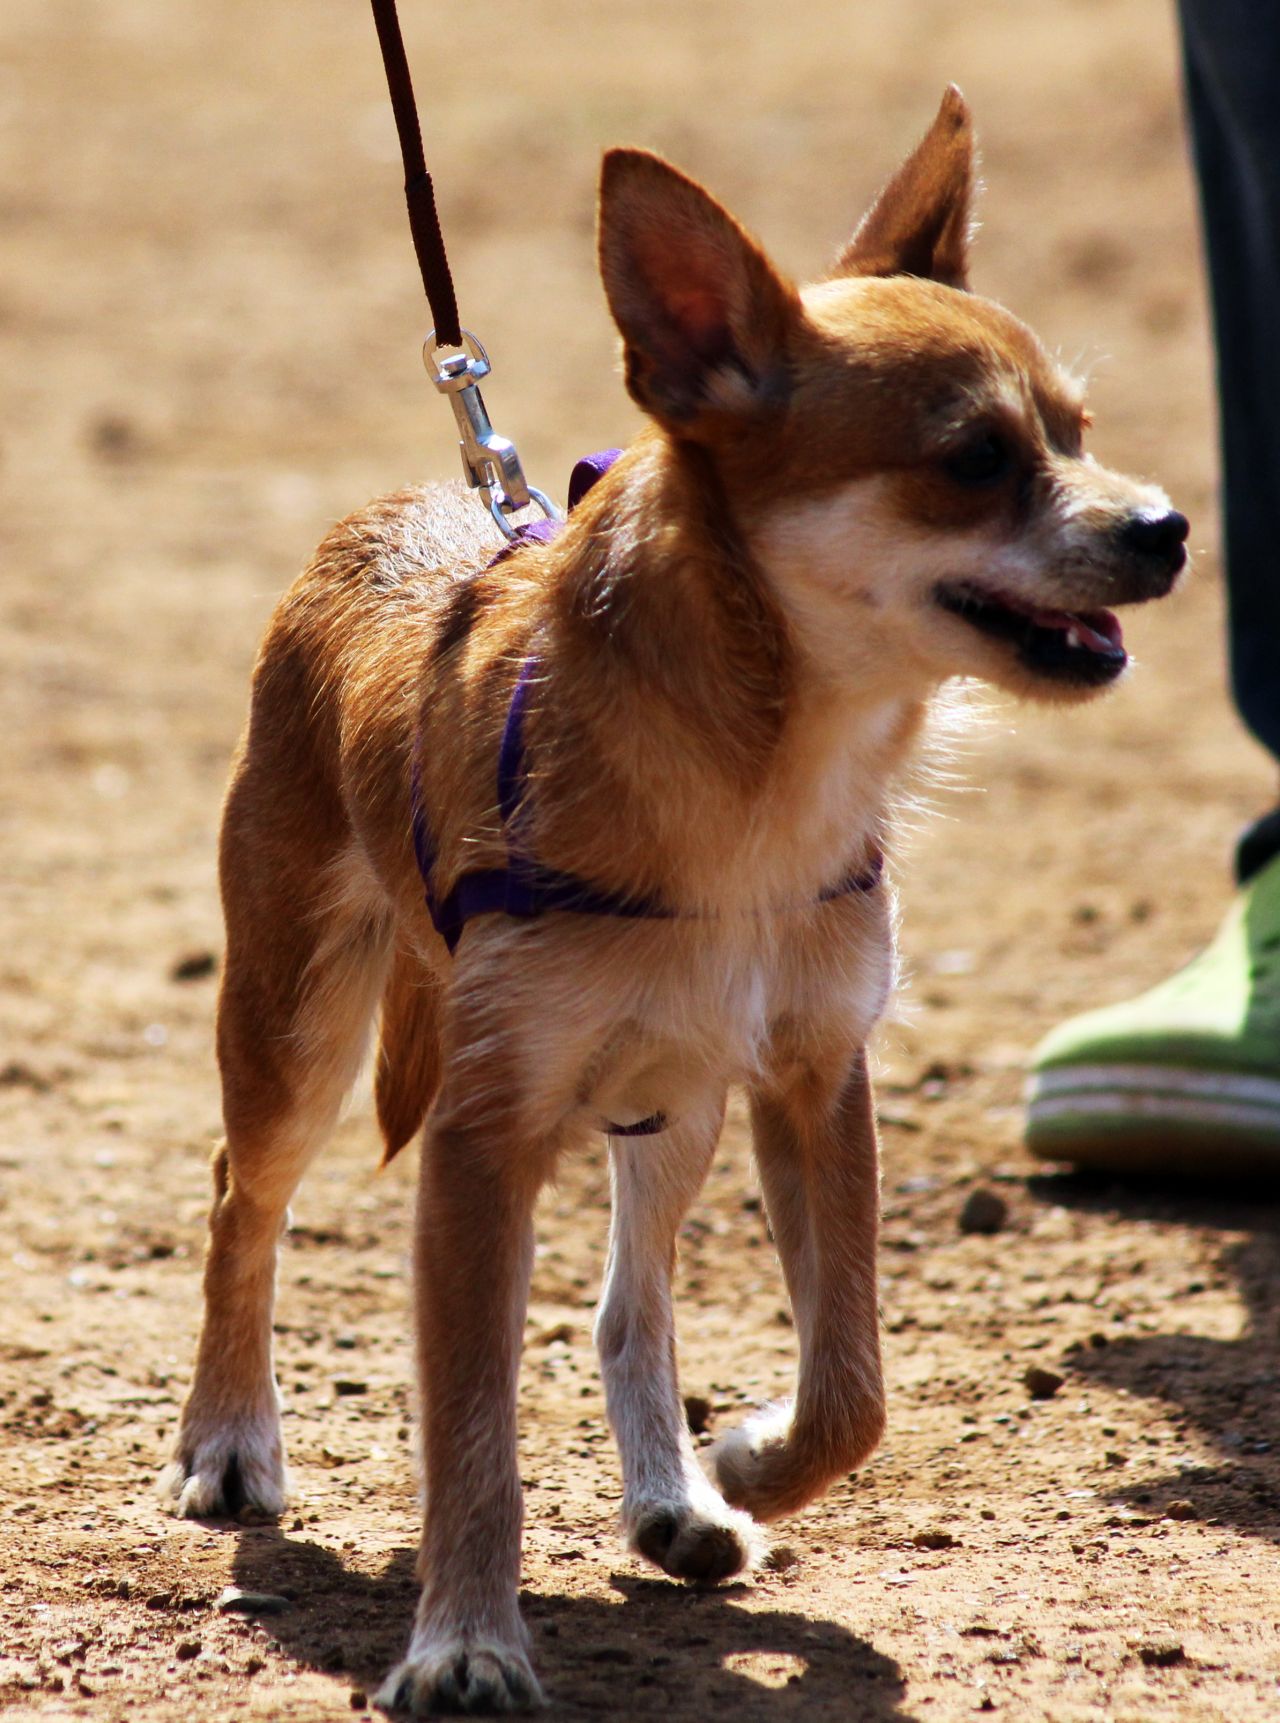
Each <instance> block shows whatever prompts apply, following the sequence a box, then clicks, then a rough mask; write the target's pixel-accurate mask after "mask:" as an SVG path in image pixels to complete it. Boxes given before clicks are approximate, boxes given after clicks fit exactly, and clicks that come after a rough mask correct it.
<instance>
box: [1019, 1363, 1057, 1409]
mask: <svg viewBox="0 0 1280 1723" xmlns="http://www.w3.org/2000/svg"><path fill="white" fill-rule="evenodd" d="M1022 1380H1023V1384H1024V1386H1025V1387H1026V1390H1027V1393H1028V1394H1030V1396H1031V1398H1032V1399H1033V1400H1052V1399H1053V1397H1054V1395H1055V1394H1056V1393H1057V1392H1058V1389H1059V1388H1061V1387H1062V1385H1063V1383H1064V1382H1065V1381H1066V1378H1065V1377H1064V1376H1059V1375H1058V1373H1057V1371H1056V1370H1046V1369H1045V1368H1044V1366H1043V1365H1042V1364H1033V1365H1031V1367H1030V1368H1029V1369H1028V1370H1026V1371H1024V1372H1023V1377H1022Z"/></svg>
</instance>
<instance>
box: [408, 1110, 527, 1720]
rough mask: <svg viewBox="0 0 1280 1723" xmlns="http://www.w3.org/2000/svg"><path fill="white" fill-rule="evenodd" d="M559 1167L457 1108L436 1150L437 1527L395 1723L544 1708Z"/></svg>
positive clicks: (431, 1397)
mask: <svg viewBox="0 0 1280 1723" xmlns="http://www.w3.org/2000/svg"><path fill="white" fill-rule="evenodd" d="M546 1168H547V1159H546V1156H545V1155H542V1154H535V1153H534V1152H532V1151H531V1149H530V1148H529V1147H528V1145H527V1141H522V1137H521V1134H520V1132H519V1131H518V1130H517V1129H516V1128H515V1125H514V1122H513V1121H503V1122H502V1123H501V1124H498V1123H497V1122H495V1121H492V1120H490V1121H486V1122H485V1123H483V1124H475V1123H471V1122H466V1121H465V1120H464V1119H463V1117H462V1116H461V1115H460V1114H459V1113H458V1112H457V1111H456V1110H454V1109H453V1108H451V1106H450V1104H449V1099H448V1097H444V1098H442V1103H441V1105H440V1107H439V1108H438V1110H437V1112H436V1114H435V1116H434V1118H433V1120H432V1121H431V1122H430V1123H429V1124H428V1127H427V1132H426V1137H425V1140H424V1143H423V1153H422V1168H421V1179H420V1185H419V1202H418V1223H417V1238H416V1247H415V1265H414V1267H415V1289H416V1300H417V1332H418V1362H419V1372H420V1382H421V1393H422V1406H423V1419H424V1433H423V1457H424V1465H425V1473H426V1519H425V1525H424V1528H423V1536H422V1547H421V1554H420V1559H419V1570H420V1575H421V1578H422V1595H421V1598H420V1600H419V1604H418V1612H417V1616H416V1619H415V1622H414V1628H413V1634H412V1638H411V1640H410V1643H409V1653H408V1656H407V1657H406V1658H405V1660H404V1662H403V1663H401V1664H400V1665H399V1666H398V1667H397V1668H396V1669H394V1670H393V1671H392V1672H391V1674H390V1675H389V1676H388V1677H387V1680H386V1683H385V1685H384V1686H383V1689H382V1692H381V1694H380V1695H379V1703H380V1704H381V1705H383V1706H384V1707H385V1708H386V1709H387V1710H393V1711H395V1710H405V1711H412V1712H414V1713H416V1714H422V1713H426V1712H428V1711H432V1712H434V1711H437V1710H439V1711H513V1710H523V1709H527V1708H530V1707H532V1706H534V1705H537V1704H540V1703H541V1698H542V1696H541V1693H540V1691H539V1688H538V1683H537V1680H536V1679H535V1677H534V1674H533V1670H532V1668H531V1667H530V1663H529V1657H528V1634H527V1632H526V1630H525V1627H524V1624H523V1622H522V1621H521V1619H520V1610H519V1605H518V1602H517V1597H516V1588H517V1583H518V1581H519V1575H520V1532H521V1519H522V1500H521V1491H520V1476H519V1472H518V1470H517V1465H516V1389H517V1372H518V1368H519V1360H520V1343H521V1337H522V1335H523V1331H524V1320H525V1309H526V1305H527V1301H528V1289H529V1274H530V1268H531V1264H532V1260H533V1226H532V1210H533V1203H534V1199H535V1197H536V1195H537V1192H538V1187H539V1185H540V1184H541V1182H542V1178H543V1175H544V1172H545V1171H546Z"/></svg>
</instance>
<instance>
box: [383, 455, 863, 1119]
mask: <svg viewBox="0 0 1280 1723" xmlns="http://www.w3.org/2000/svg"><path fill="white" fill-rule="evenodd" d="M621 452H622V451H621V450H620V449H607V450H605V451H604V452H603V453H601V454H597V455H588V456H587V457H586V458H585V459H584V460H581V461H579V462H578V464H577V466H575V467H574V469H573V475H572V477H571V478H570V480H569V507H570V508H571V509H572V508H574V507H575V506H576V505H577V504H578V503H579V502H581V500H582V498H583V497H584V496H585V495H586V494H587V492H588V491H589V490H590V489H591V487H592V485H594V484H595V482H596V480H597V479H599V478H600V477H602V475H603V474H605V473H607V472H608V470H609V468H610V467H611V466H612V465H613V463H614V461H616V460H617V458H618V456H619V454H620V453H621ZM559 524H560V523H559V522H558V521H552V520H539V521H534V522H533V523H532V524H530V525H529V526H522V527H520V528H519V529H518V531H517V536H516V538H515V539H514V540H512V542H511V543H510V544H507V545H504V546H503V548H502V549H501V550H500V551H499V552H498V554H497V555H496V556H495V557H494V558H493V560H492V562H490V563H489V567H490V568H492V567H494V565H495V564H497V563H499V562H503V561H504V560H505V559H506V558H507V557H509V556H511V555H513V554H514V553H515V552H516V551H518V550H519V549H520V547H521V545H522V544H525V543H528V542H529V541H531V540H532V541H534V542H536V543H540V544H546V543H548V542H549V541H550V540H551V539H552V538H554V537H555V534H556V531H557V530H558V527H559ZM537 673H538V660H537V658H536V657H533V656H532V655H531V656H530V657H528V658H526V659H525V661H524V664H523V665H522V667H521V670H520V675H519V677H518V678H517V681H516V685H515V689H514V691H513V692H512V695H511V704H510V705H509V706H508V708H507V721H506V724H505V726H504V728H503V732H502V745H501V748H500V750H499V753H498V807H499V809H500V811H501V814H502V823H503V826H504V828H505V829H506V831H507V834H508V849H507V865H506V866H505V867H500V868H474V869H472V870H471V871H470V872H468V873H463V874H461V875H460V876H459V877H458V879H457V880H456V881H455V883H454V886H453V890H452V891H450V892H449V893H448V894H447V895H446V896H445V897H443V898H442V897H440V896H438V895H437V893H436V890H435V888H434V886H433V885H432V883H431V881H432V874H433V872H434V870H435V864H436V845H435V839H434V837H433V836H432V832H431V827H430V824H429V822H428V819H427V814H426V809H425V808H424V806H423V801H422V783H421V777H420V771H419V766H418V761H417V759H416V758H415V761H414V769H413V796H412V813H413V848H414V854H415V855H416V856H417V860H418V872H419V873H420V874H421V875H422V882H423V885H424V886H425V888H426V898H427V910H428V912H429V913H430V916H431V920H432V922H433V924H434V926H435V929H436V932H437V933H438V934H439V935H440V936H441V938H442V939H443V940H444V942H445V944H446V945H447V946H448V948H449V950H450V952H451V953H452V952H453V951H454V950H455V949H456V947H457V944H458V941H459V940H460V939H461V937H462V929H463V927H464V926H465V925H466V923H467V922H468V921H470V920H471V919H472V918H473V917H474V916H477V915H493V914H500V915H513V916H519V917H521V918H522V919H526V920H527V919H530V918H532V917H534V916H539V915H545V914H547V913H548V911H550V910H569V911H572V912H573V913H574V914H576V915H610V916H625V917H628V918H630V919H638V918H644V919H646V920H657V921H670V920H672V919H674V917H675V915H676V914H677V912H676V911H675V910H672V909H668V908H667V907H666V906H665V905H663V904H661V903H659V902H657V901H656V900H655V899H653V898H648V897H624V896H622V895H620V894H618V893H614V892H608V891H601V890H600V889H599V888H598V887H596V886H593V885H591V884H589V883H588V881H586V880H581V879H578V878H577V877H576V876H575V875H574V874H569V873H561V872H560V871H559V870H558V869H556V868H550V867H545V866H544V865H543V864H542V863H541V862H540V861H537V860H536V859H535V858H534V857H533V856H531V855H529V853H528V852H527V851H526V850H525V849H524V848H523V846H522V845H521V843H520V839H519V820H518V817H517V816H518V814H519V810H520V805H521V802H522V801H523V799H524V791H525V782H526V775H527V774H526V753H525V741H524V725H525V712H526V708H527V706H528V703H529V689H530V687H531V685H532V684H533V682H534V681H535V680H536V677H537ZM883 872H884V857H883V856H882V855H881V854H880V852H879V851H877V852H876V854H875V855H874V857H873V858H872V860H871V862H870V863H869V865H868V866H867V867H865V868H861V869H856V870H855V871H853V872H851V873H848V874H846V875H845V876H844V878H843V879H841V880H840V881H839V882H838V884H836V885H833V886H828V887H826V889H825V890H823V891H821V892H819V894H818V901H819V902H820V903H829V902H830V901H831V900H832V899H833V898H837V897H844V896H845V895H846V894H848V893H849V892H855V891H872V890H873V889H874V888H875V887H876V886H877V885H878V884H879V883H880V877H881V874H882V873H883ZM655 1118H660V1115H655ZM610 1129H611V1130H612V1131H613V1132H614V1134H615V1135H618V1136H626V1135H632V1136H642V1135H645V1134H647V1133H648V1132H650V1131H652V1130H655V1129H661V1125H655V1124H654V1121H653V1120H650V1119H645V1120H643V1121H642V1122H641V1123H640V1124H639V1125H630V1126H626V1127H624V1128H622V1129H619V1128H618V1127H617V1126H611V1127H610Z"/></svg>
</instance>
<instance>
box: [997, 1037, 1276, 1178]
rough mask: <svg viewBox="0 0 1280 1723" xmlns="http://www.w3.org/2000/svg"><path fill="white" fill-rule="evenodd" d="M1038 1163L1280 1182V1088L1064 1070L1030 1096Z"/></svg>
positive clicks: (1126, 1070) (1218, 1076) (1165, 1070)
mask: <svg viewBox="0 0 1280 1723" xmlns="http://www.w3.org/2000/svg"><path fill="white" fill-rule="evenodd" d="M1026 1143H1027V1147H1028V1149H1029V1150H1030V1151H1031V1153H1032V1154H1033V1155H1035V1156H1037V1157H1038V1158H1039V1159H1041V1160H1049V1161H1073V1162H1075V1163H1076V1165H1078V1166H1087V1167H1094V1168H1097V1169H1099V1170H1102V1171H1111V1172H1139V1173H1158V1174H1162V1175H1167V1174H1169V1173H1174V1174H1181V1175H1184V1176H1186V1177H1189V1178H1199V1179H1201V1180H1203V1179H1204V1176H1205V1174H1206V1173H1214V1174H1218V1173H1221V1174H1224V1175H1231V1176H1240V1175H1244V1176H1253V1175H1257V1174H1261V1175H1262V1176H1263V1177H1266V1178H1267V1179H1268V1181H1269V1182H1270V1181H1273V1180H1274V1179H1275V1177H1276V1174H1277V1172H1280V1080H1277V1079H1275V1078H1272V1077H1256V1076H1250V1075H1249V1074H1248V1073H1246V1072H1243V1071H1196V1070H1188V1069H1186V1068H1185V1067H1182V1068H1179V1067H1174V1066H1167V1065H1063V1066H1060V1067H1057V1068H1051V1069H1050V1070H1047V1071H1039V1072H1037V1073H1035V1075H1034V1076H1033V1077H1032V1078H1031V1079H1030V1081H1029V1083H1028V1086H1027V1132H1026Z"/></svg>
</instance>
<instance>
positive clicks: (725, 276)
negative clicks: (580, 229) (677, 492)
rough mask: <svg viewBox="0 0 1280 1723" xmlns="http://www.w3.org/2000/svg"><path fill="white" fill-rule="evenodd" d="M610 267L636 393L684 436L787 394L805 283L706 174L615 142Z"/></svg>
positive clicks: (604, 191)
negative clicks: (702, 179)
mask: <svg viewBox="0 0 1280 1723" xmlns="http://www.w3.org/2000/svg"><path fill="white" fill-rule="evenodd" d="M600 275H601V278H602V280H603V281H604V290H605V293H606V295H607V296H608V300H609V308H610V310H611V311H612V312H613V316H614V321H615V322H616V323H617V325H618V328H619V329H620V330H621V332H622V339H623V344H624V350H625V358H626V379H627V388H628V390H629V391H630V394H631V396H632V399H633V400H634V401H635V402H636V403H637V405H638V406H641V407H643V408H644V409H645V411H646V412H648V413H652V414H653V415H654V417H655V418H657V419H658V420H660V421H661V422H662V423H663V424H664V425H665V426H666V427H667V429H668V430H670V431H672V432H674V433H675V434H676V435H677V436H682V437H686V438H689V439H691V440H695V441H696V440H698V439H699V438H700V437H701V436H702V435H704V434H705V433H706V432H707V430H708V429H709V427H710V421H711V420H712V419H715V418H718V419H721V420H723V416H724V415H725V414H728V415H730V416H731V417H740V416H743V415H747V414H750V413H752V412H756V411H759V410H760V409H761V408H767V407H769V406H771V405H773V404H775V403H778V402H780V401H781V400H784V399H785V397H786V393H787V373H786V358H785V355H786V345H787V335H788V332H789V330H790V328H791V327H792V326H793V324H794V323H795V322H796V321H798V320H799V318H800V301H799V295H798V293H797V291H796V289H795V287H794V286H793V285H792V284H791V283H790V282H788V281H786V280H784V278H783V277H782V276H781V275H779V274H778V272H777V270H775V269H774V267H773V265H772V264H771V263H770V262H769V260H768V258H767V257H766V256H765V254H764V252H763V251H762V250H761V248H760V246H759V245H757V244H756V242H755V240H754V239H752V238H751V236H750V234H748V233H747V232H746V231H745V229H743V228H742V227H740V226H739V225H738V223H737V222H736V221H735V220H734V218H733V217H732V216H731V215H730V214H729V212H728V210H726V209H724V208H723V207H722V206H721V205H720V204H718V203H717V202H716V200H715V199H714V198H713V197H712V196H711V195H710V194H709V193H708V192H706V191H704V190H703V189H702V187H701V186H700V185H698V184H697V183H696V181H694V180H691V179H688V178H687V177H686V176H685V175H684V174H682V173H680V172H679V171H678V170H677V169H676V168H673V167H672V166H671V165H670V163H668V162H665V161H663V160H662V158H661V157H660V156H655V155H651V154H650V153H649V152H648V151H647V150H630V149H616V150H610V151H609V152H608V153H607V154H606V156H605V158H604V171H603V173H602V175H601V180H600Z"/></svg>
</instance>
